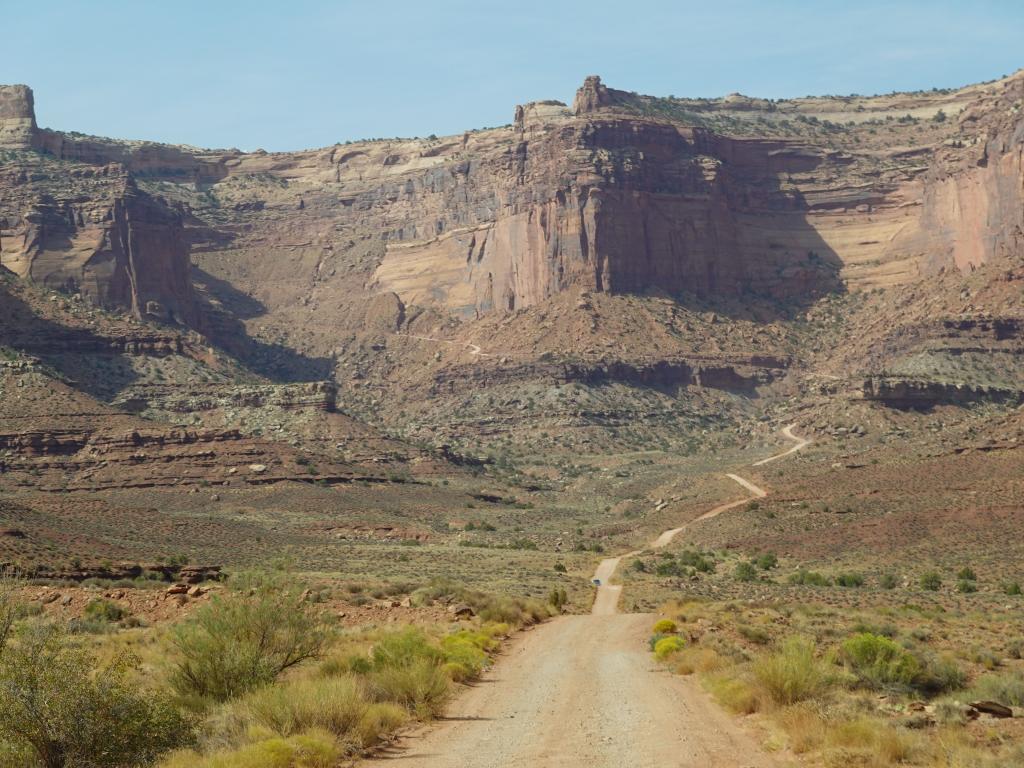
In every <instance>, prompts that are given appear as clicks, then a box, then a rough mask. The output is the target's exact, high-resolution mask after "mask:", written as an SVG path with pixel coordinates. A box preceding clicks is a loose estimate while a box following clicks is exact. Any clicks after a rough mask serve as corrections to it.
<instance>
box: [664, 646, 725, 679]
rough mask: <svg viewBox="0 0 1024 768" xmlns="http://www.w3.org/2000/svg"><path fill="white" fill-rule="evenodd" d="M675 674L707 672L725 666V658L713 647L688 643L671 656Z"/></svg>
mask: <svg viewBox="0 0 1024 768" xmlns="http://www.w3.org/2000/svg"><path fill="white" fill-rule="evenodd" d="M673 662H674V663H675V672H676V674H677V675H692V674H693V673H694V672H698V673H700V674H707V673H708V672H715V671H717V670H719V669H722V668H723V667H724V666H726V663H727V662H726V660H725V659H723V658H722V657H721V655H720V654H719V653H718V652H717V651H716V650H715V649H714V648H702V647H700V646H696V645H690V646H687V647H685V648H683V649H682V650H680V651H679V653H677V654H676V655H675V657H674V658H673Z"/></svg>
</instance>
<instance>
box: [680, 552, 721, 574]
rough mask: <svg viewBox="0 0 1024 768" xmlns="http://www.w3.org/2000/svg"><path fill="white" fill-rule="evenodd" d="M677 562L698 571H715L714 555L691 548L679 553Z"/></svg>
mask: <svg viewBox="0 0 1024 768" xmlns="http://www.w3.org/2000/svg"><path fill="white" fill-rule="evenodd" d="M679 564H680V565H684V566H686V567H687V568H693V569H694V570H695V571H697V572H698V573H714V572H715V560H714V557H712V556H710V555H704V554H702V553H700V552H695V551H693V550H692V549H687V550H684V551H683V552H681V553H680V554H679Z"/></svg>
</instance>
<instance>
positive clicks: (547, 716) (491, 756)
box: [371, 614, 775, 768]
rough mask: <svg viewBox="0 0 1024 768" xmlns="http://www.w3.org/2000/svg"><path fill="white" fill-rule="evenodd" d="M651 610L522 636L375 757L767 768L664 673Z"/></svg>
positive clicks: (412, 766)
mask: <svg viewBox="0 0 1024 768" xmlns="http://www.w3.org/2000/svg"><path fill="white" fill-rule="evenodd" d="M650 623H651V618H650V617H649V616H646V615H636V614H635V615H625V614H618V615H613V616H595V615H591V616H564V617H561V618H558V619H555V620H553V621H550V622H548V623H546V624H543V625H541V626H540V627H537V628H536V629H534V630H532V631H530V632H526V633H524V634H523V635H522V636H521V637H520V638H519V639H518V640H517V641H516V642H515V643H514V644H513V646H512V648H511V651H510V652H509V653H508V655H507V656H506V657H504V658H502V659H501V660H500V661H499V663H498V664H497V666H496V667H495V669H494V670H493V672H492V673H488V674H487V675H486V676H485V678H484V680H483V681H482V682H480V683H478V684H476V685H474V686H473V687H472V688H471V689H470V690H469V691H467V692H465V693H464V694H462V695H460V696H459V698H458V699H457V700H456V701H455V702H454V704H453V705H452V707H451V708H450V710H449V714H448V717H447V718H445V720H444V721H442V722H441V723H440V724H438V725H437V726H435V727H433V728H430V729H427V730H426V731H425V732H422V733H420V734H414V735H412V736H410V737H409V738H406V739H403V740H402V742H401V745H400V747H399V748H398V749H395V750H393V751H391V752H390V753H389V754H387V755H383V756H381V757H379V758H377V759H376V760H374V761H371V762H374V763H376V762H383V763H389V762H392V761H393V762H394V764H395V765H396V766H402V768H527V767H529V768H624V767H625V766H629V767H630V768H682V767H683V766H686V767H687V768H690V767H691V766H692V768H769V767H772V766H774V765H775V763H773V762H772V761H771V760H770V758H768V757H767V756H766V755H765V753H764V752H763V751H762V750H760V749H759V748H758V746H757V745H756V744H755V743H754V741H753V739H752V738H751V737H750V736H748V735H747V734H746V733H745V732H743V731H742V730H740V729H739V728H738V727H737V726H736V725H735V724H734V722H733V721H732V718H730V717H729V716H728V715H726V714H724V713H723V712H722V711H721V710H719V709H718V708H717V707H716V706H714V705H713V704H712V703H710V701H709V700H708V698H707V696H706V694H705V693H703V691H701V690H700V689H699V688H698V687H697V686H696V685H694V684H693V683H692V682H690V681H688V680H686V679H685V678H681V677H678V676H675V675H672V674H670V673H668V672H667V671H665V670H662V669H658V668H657V666H656V665H655V663H654V661H653V660H652V658H651V654H650V653H649V652H648V650H647V644H646V639H647V635H648V633H649V632H650Z"/></svg>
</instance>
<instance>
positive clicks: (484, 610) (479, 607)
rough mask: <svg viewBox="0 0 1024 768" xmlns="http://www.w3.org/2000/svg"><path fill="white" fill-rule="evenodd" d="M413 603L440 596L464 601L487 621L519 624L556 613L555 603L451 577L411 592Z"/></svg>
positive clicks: (449, 600) (420, 603) (545, 617)
mask: <svg viewBox="0 0 1024 768" xmlns="http://www.w3.org/2000/svg"><path fill="white" fill-rule="evenodd" d="M410 599H411V601H412V604H413V605H417V606H420V605H429V604H430V603H432V602H434V601H438V600H444V601H446V602H452V601H457V602H460V603H465V604H466V605H469V606H470V607H472V608H473V610H475V611H476V613H477V615H478V616H479V617H480V618H481V619H483V620H484V621H491V622H501V623H505V624H510V625H512V626H515V627H520V626H524V625H528V624H536V623H537V622H538V621H543V620H544V619H547V618H550V617H551V616H552V615H553V609H552V606H550V605H547V604H546V603H544V602H543V601H541V600H535V599H532V598H517V597H509V596H507V595H489V594H486V593H484V592H479V591H477V590H473V589H467V588H466V587H464V586H462V585H459V584H456V583H455V582H453V581H450V580H448V579H438V580H436V581H433V582H431V583H430V584H428V585H427V586H425V587H420V588H419V589H417V590H416V591H415V592H413V593H412V594H411V595H410Z"/></svg>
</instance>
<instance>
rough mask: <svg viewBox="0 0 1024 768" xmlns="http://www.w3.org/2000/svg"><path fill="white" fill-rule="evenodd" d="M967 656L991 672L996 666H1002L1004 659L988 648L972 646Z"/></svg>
mask: <svg viewBox="0 0 1024 768" xmlns="http://www.w3.org/2000/svg"><path fill="white" fill-rule="evenodd" d="M967 658H969V659H970V660H971V661H973V662H974V663H975V664H980V665H981V666H983V667H984V668H985V669H987V670H989V671H990V672H991V671H992V670H993V669H995V668H996V667H999V666H1002V663H1003V660H1002V659H1001V658H999V656H998V655H996V654H995V653H993V652H992V651H990V650H988V649H987V648H972V649H971V651H970V652H969V653H968V655H967Z"/></svg>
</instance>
